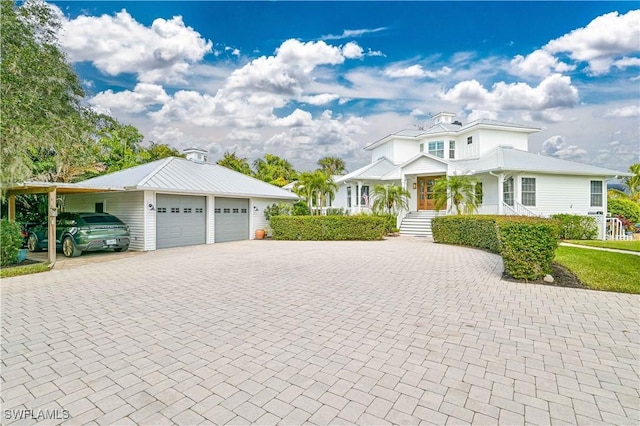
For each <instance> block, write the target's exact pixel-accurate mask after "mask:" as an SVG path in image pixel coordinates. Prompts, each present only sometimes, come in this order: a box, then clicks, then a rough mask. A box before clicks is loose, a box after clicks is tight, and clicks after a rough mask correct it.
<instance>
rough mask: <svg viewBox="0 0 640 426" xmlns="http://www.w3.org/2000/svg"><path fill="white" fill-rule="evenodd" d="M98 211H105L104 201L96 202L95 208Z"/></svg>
mask: <svg viewBox="0 0 640 426" xmlns="http://www.w3.org/2000/svg"><path fill="white" fill-rule="evenodd" d="M94 211H95V212H96V213H104V203H95V210H94Z"/></svg>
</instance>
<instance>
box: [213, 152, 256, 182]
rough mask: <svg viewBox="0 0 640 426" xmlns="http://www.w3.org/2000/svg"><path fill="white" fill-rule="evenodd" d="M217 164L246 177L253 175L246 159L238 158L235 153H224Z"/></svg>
mask: <svg viewBox="0 0 640 426" xmlns="http://www.w3.org/2000/svg"><path fill="white" fill-rule="evenodd" d="M217 164H218V165H219V166H222V167H226V168H227V169H231V170H235V171H236V172H240V173H242V174H245V175H247V176H251V175H253V171H252V170H251V166H250V165H249V161H248V160H247V159H246V158H241V157H238V156H237V155H236V153H235V152H229V151H227V152H225V153H224V155H223V156H222V158H221V159H220V160H218V161H217Z"/></svg>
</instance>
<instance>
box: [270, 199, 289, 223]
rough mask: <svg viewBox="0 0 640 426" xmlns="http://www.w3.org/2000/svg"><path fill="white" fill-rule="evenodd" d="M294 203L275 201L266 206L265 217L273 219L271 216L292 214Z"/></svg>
mask: <svg viewBox="0 0 640 426" xmlns="http://www.w3.org/2000/svg"><path fill="white" fill-rule="evenodd" d="M291 210H292V205H291V204H290V203H285V202H282V201H281V202H279V203H277V204H276V203H273V204H271V205H270V206H267V207H265V209H264V217H265V219H267V220H269V219H271V216H282V215H285V216H288V215H291Z"/></svg>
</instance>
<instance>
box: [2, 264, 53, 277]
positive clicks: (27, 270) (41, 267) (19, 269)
mask: <svg viewBox="0 0 640 426" xmlns="http://www.w3.org/2000/svg"><path fill="white" fill-rule="evenodd" d="M48 270H49V266H48V265H46V264H45V263H34V264H32V265H24V266H12V267H10V268H2V269H0V278H9V277H17V276H19V275H28V274H36V273H38V272H46V271H48Z"/></svg>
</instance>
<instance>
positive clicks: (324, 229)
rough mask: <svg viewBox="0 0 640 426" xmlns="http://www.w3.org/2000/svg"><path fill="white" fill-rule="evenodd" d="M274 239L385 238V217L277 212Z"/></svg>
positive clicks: (273, 220)
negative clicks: (285, 214)
mask: <svg viewBox="0 0 640 426" xmlns="http://www.w3.org/2000/svg"><path fill="white" fill-rule="evenodd" d="M271 230H272V231H273V239H274V240H314V241H319V240H331V241H342V240H381V239H382V238H383V236H384V235H385V223H384V218H382V217H378V216H361V215H358V216H273V217H272V218H271Z"/></svg>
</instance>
